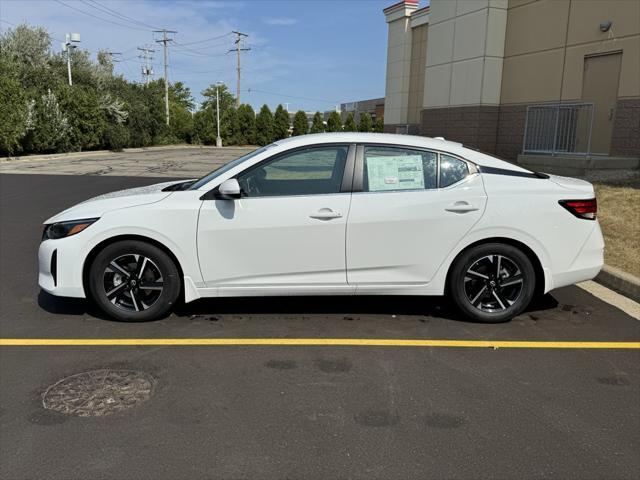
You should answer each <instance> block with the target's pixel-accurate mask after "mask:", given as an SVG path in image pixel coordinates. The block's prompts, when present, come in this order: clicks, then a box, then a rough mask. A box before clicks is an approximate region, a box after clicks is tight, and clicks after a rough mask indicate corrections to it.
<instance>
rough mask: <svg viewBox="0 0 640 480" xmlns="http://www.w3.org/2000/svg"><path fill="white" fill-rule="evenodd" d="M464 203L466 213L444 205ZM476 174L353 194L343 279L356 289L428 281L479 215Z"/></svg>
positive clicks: (481, 199) (481, 201) (481, 198)
mask: <svg viewBox="0 0 640 480" xmlns="http://www.w3.org/2000/svg"><path fill="white" fill-rule="evenodd" d="M463 203H464V204H468V205H469V207H470V208H475V209H476V210H470V211H467V212H451V211H447V210H446V209H447V208H450V207H453V206H454V205H456V204H463ZM485 203H486V194H485V191H484V187H483V185H482V179H481V177H480V175H479V174H474V175H471V176H470V177H468V178H467V179H466V181H463V182H460V183H458V184H456V185H452V186H450V187H448V188H442V189H433V190H411V191H394V192H358V193H354V194H353V199H352V201H351V210H350V212H349V222H348V226H347V278H348V281H349V283H350V284H354V285H358V290H359V291H362V290H365V289H367V288H373V287H376V286H378V285H385V284H397V285H406V286H407V287H409V286H418V285H426V284H428V283H429V282H430V281H431V279H432V278H433V276H434V275H435V274H436V272H437V270H438V268H439V267H440V265H441V264H442V261H443V260H444V258H445V257H446V256H447V254H448V253H449V251H450V250H451V247H452V246H454V245H456V244H457V243H458V242H459V241H460V240H461V239H462V238H463V237H464V236H465V235H466V234H467V233H468V232H469V230H471V228H472V227H473V225H474V224H475V223H476V222H477V221H478V220H479V219H480V218H481V217H482V214H483V213H484V208H485Z"/></svg>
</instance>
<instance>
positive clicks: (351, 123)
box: [343, 112, 358, 132]
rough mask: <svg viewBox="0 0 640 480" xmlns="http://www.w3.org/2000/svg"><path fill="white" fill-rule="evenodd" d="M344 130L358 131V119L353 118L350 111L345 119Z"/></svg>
mask: <svg viewBox="0 0 640 480" xmlns="http://www.w3.org/2000/svg"><path fill="white" fill-rule="evenodd" d="M343 130H344V131H345V132H357V131H358V127H356V121H355V120H354V119H353V113H352V112H349V114H348V115H347V119H346V120H345V121H344V127H343Z"/></svg>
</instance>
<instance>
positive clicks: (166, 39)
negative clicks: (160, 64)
mask: <svg viewBox="0 0 640 480" xmlns="http://www.w3.org/2000/svg"><path fill="white" fill-rule="evenodd" d="M154 33H162V38H161V39H159V40H156V42H157V43H162V44H163V46H164V114H165V117H166V119H167V125H169V78H168V75H167V48H168V47H167V44H168V43H169V42H171V41H173V39H172V38H169V37H168V36H167V34H168V33H173V34H175V33H178V32H176V31H175V30H167V29H166V28H163V29H162V30H154Z"/></svg>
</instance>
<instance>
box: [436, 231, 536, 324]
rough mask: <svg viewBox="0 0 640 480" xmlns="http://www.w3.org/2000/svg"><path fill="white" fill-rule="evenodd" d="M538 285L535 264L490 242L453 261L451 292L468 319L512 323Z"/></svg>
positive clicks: (512, 251)
mask: <svg viewBox="0 0 640 480" xmlns="http://www.w3.org/2000/svg"><path fill="white" fill-rule="evenodd" d="M472 267H473V268H472ZM498 269H500V273H499V272H498ZM483 277H484V278H483ZM535 285H536V276H535V271H534V269H533V265H532V264H531V261H530V260H529V258H528V257H527V256H526V255H525V254H524V253H523V252H522V251H521V250H519V249H518V248H516V247H514V246H512V245H506V244H503V243H487V244H484V245H477V246H475V247H472V248H470V249H468V250H466V251H464V252H462V253H461V254H460V255H459V256H458V258H457V259H456V260H455V261H454V263H453V266H452V267H451V271H450V275H449V283H448V292H449V294H450V296H451V298H452V300H453V301H454V302H455V304H456V305H457V307H458V308H459V309H460V311H461V312H462V313H463V314H464V315H465V316H466V317H468V318H470V319H472V320H476V321H480V322H485V323H498V322H504V321H508V320H511V319H512V318H513V317H515V316H517V315H518V314H520V313H521V312H522V311H523V310H524V309H525V308H527V306H528V305H529V303H530V302H531V299H532V298H533V295H534V291H535Z"/></svg>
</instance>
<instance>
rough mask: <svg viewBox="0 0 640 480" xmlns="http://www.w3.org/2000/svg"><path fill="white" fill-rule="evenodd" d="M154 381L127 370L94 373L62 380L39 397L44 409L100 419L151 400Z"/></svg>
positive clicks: (80, 374) (94, 371)
mask: <svg viewBox="0 0 640 480" xmlns="http://www.w3.org/2000/svg"><path fill="white" fill-rule="evenodd" d="M153 384H154V380H153V377H151V376H150V375H147V374H146V373H142V372H134V371H130V370H108V369H105V370H93V371H91V372H85V373H78V374H76V375H72V376H70V377H67V378H63V379H62V380H60V381H59V382H58V383H55V384H53V385H51V386H50V387H49V388H48V389H47V391H46V392H44V395H43V396H42V404H43V405H44V408H47V409H49V410H55V411H56V412H60V413H65V414H67V415H76V416H78V417H102V416H105V415H111V414H112V413H117V412H120V411H122V410H125V409H127V408H130V407H133V406H134V405H137V404H138V403H142V402H144V401H146V400H148V399H149V397H151V394H152V391H153Z"/></svg>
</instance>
